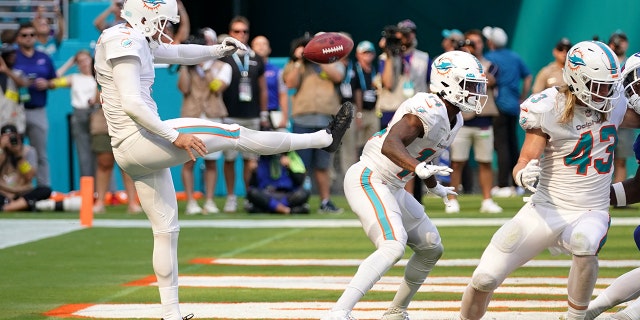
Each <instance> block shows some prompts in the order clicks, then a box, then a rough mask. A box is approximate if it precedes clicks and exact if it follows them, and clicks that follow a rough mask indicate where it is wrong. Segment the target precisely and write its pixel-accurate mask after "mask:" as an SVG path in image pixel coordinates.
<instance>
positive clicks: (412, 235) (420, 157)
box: [323, 51, 487, 320]
mask: <svg viewBox="0 0 640 320" xmlns="http://www.w3.org/2000/svg"><path fill="white" fill-rule="evenodd" d="M486 85H487V78H486V76H485V73H484V69H483V67H482V64H481V63H480V61H478V59H476V58H475V57H474V56H472V55H471V54H469V53H466V52H462V51H450V52H446V53H444V54H442V55H441V56H439V57H438V58H436V59H435V60H434V62H433V65H432V68H431V92H433V93H426V92H419V93H417V94H416V95H414V96H413V97H411V98H409V99H407V100H405V101H404V102H403V103H402V104H400V106H399V107H398V109H397V110H396V112H395V114H394V116H393V117H392V118H391V121H390V122H389V125H388V126H387V127H386V128H385V129H383V130H382V131H380V132H378V133H376V134H374V135H373V136H372V137H371V138H370V139H369V141H368V142H367V143H366V144H365V146H364V150H363V153H362V156H361V157H360V161H359V162H357V163H355V164H354V165H352V166H351V167H350V168H349V170H348V171H347V172H346V174H345V179H344V193H345V195H346V197H347V200H348V201H349V205H350V206H351V208H352V209H353V212H355V214H356V215H357V216H358V219H360V223H361V224H362V228H363V229H364V231H365V233H366V234H367V236H368V237H369V240H371V242H372V243H373V244H374V245H375V247H376V250H375V251H374V252H373V253H372V254H371V255H369V257H367V258H366V259H365V260H364V261H363V262H362V263H361V264H360V267H359V268H358V271H357V272H356V274H355V275H354V277H353V279H352V280H351V282H350V283H349V285H347V288H346V289H345V291H344V293H343V294H342V296H341V297H340V298H339V299H338V301H337V302H336V304H335V305H334V306H333V307H332V308H331V311H330V312H329V313H328V314H327V315H326V316H325V317H324V318H323V320H352V319H355V318H354V317H353V315H352V314H351V311H352V310H353V308H354V306H355V305H356V303H357V302H358V301H359V300H360V299H361V298H362V297H363V296H364V295H365V293H366V292H368V291H369V290H370V289H371V288H372V287H373V285H374V284H375V283H376V282H377V281H378V280H380V278H381V277H382V276H383V275H384V274H385V273H386V272H387V271H389V269H390V268H391V267H392V266H393V265H394V264H395V263H396V262H398V260H400V258H402V256H403V255H404V252H405V246H407V245H408V246H409V248H411V250H413V252H414V253H413V255H412V256H411V258H410V259H409V262H408V263H407V266H406V269H405V274H404V279H403V281H402V283H401V284H400V287H399V288H398V291H397V293H396V295H395V297H394V298H393V302H392V303H391V306H390V307H389V308H388V310H387V311H386V312H385V313H384V315H383V316H382V319H383V320H395V319H398V320H405V319H409V316H408V314H407V307H408V306H409V303H410V302H411V300H412V298H413V296H414V295H415V294H416V292H417V291H418V289H419V288H420V286H421V285H422V283H423V282H424V281H425V279H426V277H427V276H428V275H429V273H430V272H431V269H433V267H434V266H435V264H436V262H437V261H438V260H439V259H440V257H441V256H442V252H443V247H442V243H441V241H440V234H439V232H438V229H437V228H436V226H435V225H434V224H433V222H432V221H431V220H430V219H429V217H428V216H427V214H426V213H425V212H424V207H423V206H422V204H421V203H420V202H419V201H418V200H416V199H415V198H414V197H413V195H412V194H410V193H409V192H407V191H406V190H405V189H404V186H405V184H406V183H407V182H408V181H413V180H412V179H413V178H414V177H415V176H417V177H418V178H419V179H421V180H423V181H424V183H425V185H426V186H427V189H428V190H429V192H431V193H433V194H435V195H437V196H439V197H441V198H443V200H444V201H445V202H447V201H448V199H447V196H448V195H449V194H455V192H454V191H453V187H444V186H442V185H441V184H439V183H438V181H437V180H436V178H435V175H449V173H450V172H451V169H450V168H449V167H447V166H438V165H432V164H430V163H431V161H433V160H434V159H435V160H437V159H438V157H439V156H440V154H441V153H442V152H443V151H445V150H446V149H447V148H448V147H449V145H451V142H453V139H454V137H455V135H456V134H457V132H458V130H459V129H460V127H462V124H463V120H462V115H461V114H460V111H465V112H476V113H480V112H481V111H482V108H483V107H484V104H485V103H486V101H487V93H486Z"/></svg>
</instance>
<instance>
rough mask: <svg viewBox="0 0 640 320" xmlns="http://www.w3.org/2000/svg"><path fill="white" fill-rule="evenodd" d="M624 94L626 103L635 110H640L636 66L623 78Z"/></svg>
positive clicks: (639, 75) (639, 84) (639, 80)
mask: <svg viewBox="0 0 640 320" xmlns="http://www.w3.org/2000/svg"><path fill="white" fill-rule="evenodd" d="M622 85H623V86H624V95H625V96H626V97H627V104H628V105H629V106H630V107H632V108H633V109H634V110H636V112H639V111H640V95H639V94H638V91H640V69H638V68H636V69H634V70H632V71H631V72H629V73H628V74H627V75H626V76H625V77H624V79H623V81H622Z"/></svg>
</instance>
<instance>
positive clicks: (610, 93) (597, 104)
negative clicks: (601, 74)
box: [574, 74, 620, 113]
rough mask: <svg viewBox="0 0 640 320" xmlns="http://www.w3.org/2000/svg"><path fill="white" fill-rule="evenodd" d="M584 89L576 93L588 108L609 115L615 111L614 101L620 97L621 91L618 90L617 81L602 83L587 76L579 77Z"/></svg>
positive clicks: (581, 75)
mask: <svg viewBox="0 0 640 320" xmlns="http://www.w3.org/2000/svg"><path fill="white" fill-rule="evenodd" d="M579 77H580V78H581V79H580V80H579V81H581V82H582V83H584V85H583V86H582V87H583V88H584V89H583V90H582V91H577V90H576V92H574V93H575V95H576V97H577V98H578V99H580V101H582V102H583V103H584V104H585V105H586V106H588V107H589V108H591V109H594V110H596V111H599V112H603V113H608V112H611V111H612V110H613V103H612V100H615V99H617V98H618V97H619V96H620V91H618V90H616V87H617V86H618V82H617V81H601V80H596V79H592V78H590V77H589V76H588V75H586V74H580V76H579Z"/></svg>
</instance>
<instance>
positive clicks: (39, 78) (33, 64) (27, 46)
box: [15, 22, 56, 186]
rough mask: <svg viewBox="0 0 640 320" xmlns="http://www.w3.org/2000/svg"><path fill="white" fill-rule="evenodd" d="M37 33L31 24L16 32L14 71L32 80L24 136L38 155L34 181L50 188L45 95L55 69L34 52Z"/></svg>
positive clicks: (54, 76) (49, 61)
mask: <svg viewBox="0 0 640 320" xmlns="http://www.w3.org/2000/svg"><path fill="white" fill-rule="evenodd" d="M35 33H36V30H35V28H34V27H33V24H32V23H31V22H27V23H24V24H21V25H20V27H19V28H18V31H17V38H16V43H17V44H18V51H17V56H16V65H15V68H16V69H18V70H21V71H22V72H23V73H24V74H26V75H27V77H28V78H29V79H30V80H32V81H31V84H30V86H29V100H28V101H24V107H25V111H26V117H27V127H26V133H25V135H26V136H27V137H28V138H29V143H30V144H31V146H33V147H34V148H35V149H36V153H37V155H38V173H37V180H38V185H40V186H50V185H51V183H50V181H49V179H50V176H49V158H48V155H47V135H48V132H49V119H48V118H47V111H46V110H45V106H46V105H47V92H48V90H49V89H53V88H55V82H54V81H51V80H52V79H54V78H56V68H55V66H54V65H53V61H52V60H51V57H49V56H48V55H47V54H46V53H44V52H41V51H38V50H35Z"/></svg>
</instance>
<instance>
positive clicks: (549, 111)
mask: <svg viewBox="0 0 640 320" xmlns="http://www.w3.org/2000/svg"><path fill="white" fill-rule="evenodd" d="M621 96H622V95H621ZM577 101H578V100H577ZM565 103H566V96H565V94H564V93H559V92H558V90H557V89H556V88H555V87H554V88H549V89H546V90H544V91H542V92H540V93H538V94H534V95H532V96H531V97H529V98H528V99H527V100H526V101H525V102H523V103H522V105H521V106H520V126H521V127H522V128H523V129H525V130H527V129H537V128H539V129H541V130H542V131H543V132H544V133H545V134H546V135H547V136H548V140H547V145H546V146H545V148H544V153H543V155H542V159H540V166H541V167H542V172H541V173H540V181H539V183H538V187H537V192H536V193H535V194H534V195H533V196H532V197H531V201H533V202H534V203H548V204H551V205H553V206H557V207H559V208H563V209H569V210H605V211H608V208H609V186H610V184H611V175H612V173H613V150H614V149H615V147H616V144H617V142H618V135H617V128H618V126H619V125H620V123H621V122H622V119H623V117H624V114H625V111H626V109H627V108H626V100H625V99H624V97H621V98H619V99H616V100H614V101H613V103H614V108H613V111H611V112H609V113H600V112H597V111H595V110H593V109H591V108H589V107H585V106H581V105H576V106H575V107H574V112H573V119H572V120H570V121H569V122H567V123H560V119H561V117H562V112H563V111H564V108H565Z"/></svg>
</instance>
